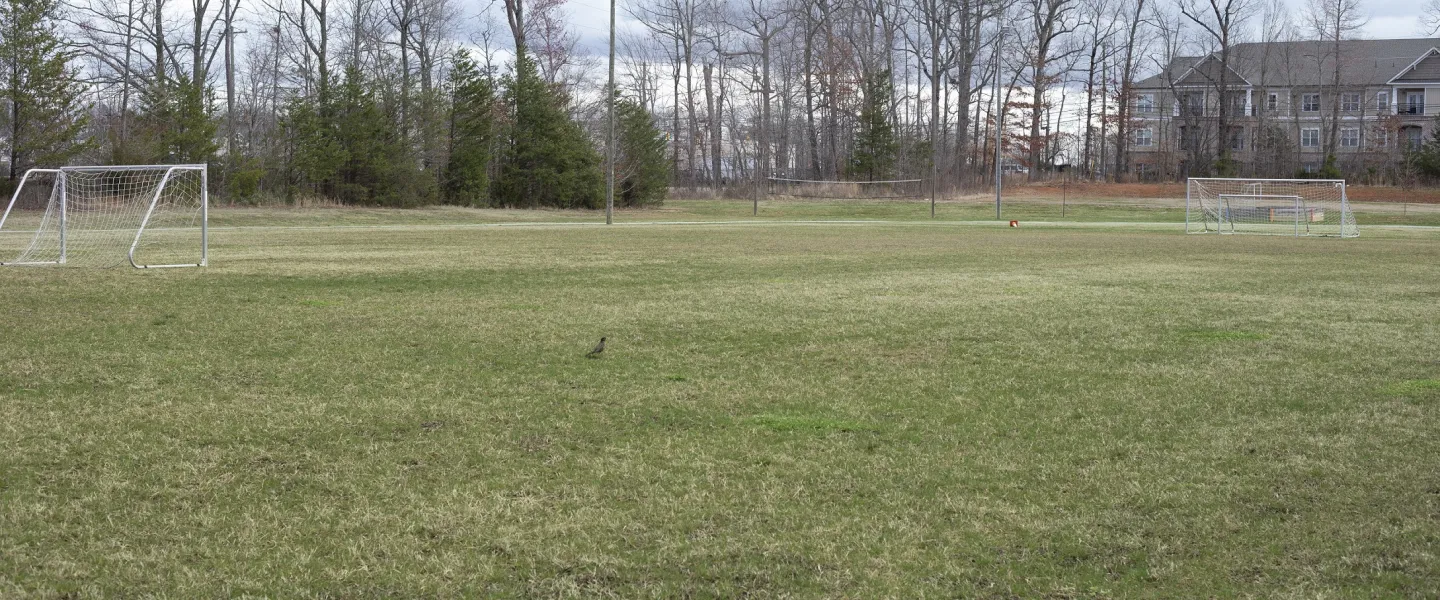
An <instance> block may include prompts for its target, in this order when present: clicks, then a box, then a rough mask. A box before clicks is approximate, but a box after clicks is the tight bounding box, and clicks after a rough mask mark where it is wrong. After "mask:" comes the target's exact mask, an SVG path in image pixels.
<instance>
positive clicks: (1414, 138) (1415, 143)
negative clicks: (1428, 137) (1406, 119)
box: [1405, 127, 1424, 150]
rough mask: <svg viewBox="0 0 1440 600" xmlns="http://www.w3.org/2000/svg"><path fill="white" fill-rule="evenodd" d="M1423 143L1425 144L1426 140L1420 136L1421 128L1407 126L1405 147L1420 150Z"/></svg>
mask: <svg viewBox="0 0 1440 600" xmlns="http://www.w3.org/2000/svg"><path fill="white" fill-rule="evenodd" d="M1422 144H1424V142H1423V141H1422V139H1421V137H1420V128H1419V127H1406V128H1405V147H1407V148H1409V149H1411V150H1419V149H1420V146H1421V145H1422Z"/></svg>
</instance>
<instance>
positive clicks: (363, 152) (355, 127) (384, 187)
mask: <svg viewBox="0 0 1440 600" xmlns="http://www.w3.org/2000/svg"><path fill="white" fill-rule="evenodd" d="M335 96H336V103H337V105H336V106H335V108H334V111H333V114H334V115H335V117H334V129H333V131H334V137H335V143H336V146H337V147H338V150H339V154H340V156H341V157H342V161H341V162H340V163H339V165H338V166H339V171H338V172H337V173H336V174H335V177H336V181H335V183H334V185H333V186H332V188H333V189H334V190H335V191H334V193H335V195H336V196H337V197H338V198H339V199H340V201H341V202H344V203H347V204H381V205H386V206H414V205H416V204H422V203H424V202H426V200H427V199H428V190H427V189H426V188H425V187H423V181H424V180H426V179H428V178H425V177H421V174H420V166H419V164H418V162H417V161H416V159H415V157H414V156H413V155H412V154H411V152H412V151H411V149H409V148H408V147H407V146H406V144H405V143H404V140H403V138H402V137H401V135H400V131H399V128H398V127H397V126H396V119H395V118H393V116H391V115H387V114H385V112H384V111H382V110H381V109H380V107H379V105H378V103H377V102H376V100H375V96H374V94H373V93H372V92H371V91H370V86H369V85H367V82H366V81H365V77H364V75H363V74H362V73H361V72H360V70H359V69H357V68H354V67H353V66H352V67H350V68H347V69H346V70H345V83H344V84H343V85H341V86H340V89H339V90H338V91H337V93H336V94H335Z"/></svg>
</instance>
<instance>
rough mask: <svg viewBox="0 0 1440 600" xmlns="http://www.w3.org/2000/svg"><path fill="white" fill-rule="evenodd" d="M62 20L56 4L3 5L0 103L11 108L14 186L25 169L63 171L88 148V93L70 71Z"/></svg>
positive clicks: (10, 1) (8, 130)
mask: <svg viewBox="0 0 1440 600" xmlns="http://www.w3.org/2000/svg"><path fill="white" fill-rule="evenodd" d="M59 19H60V4H59V2H58V1H57V0H0V70H3V73H0V76H3V78H4V79H3V81H0V99H4V100H6V101H7V102H6V104H8V108H9V111H7V112H8V113H9V114H8V115H6V116H7V117H8V118H7V119H6V121H5V123H6V127H5V134H6V137H7V138H8V139H7V141H8V142H9V146H10V155H9V156H8V158H9V159H10V172H9V173H8V174H7V176H8V178H9V180H10V181H11V183H12V185H13V183H14V182H15V180H16V178H18V177H19V176H20V175H21V174H23V173H24V172H25V170H26V169H29V168H32V167H36V166H61V165H64V164H66V163H68V162H69V161H70V159H72V158H74V157H75V156H76V155H78V154H79V153H81V152H83V151H85V150H86V149H87V148H88V147H89V142H88V141H86V140H83V139H81V132H82V131H83V130H84V128H85V124H86V114H85V106H84V104H83V102H82V101H81V96H82V94H84V92H85V88H84V86H83V85H82V84H81V82H80V81H79V78H78V69H72V68H71V67H70V59H71V58H73V57H74V55H75V53H74V52H73V51H72V50H70V49H69V47H68V46H67V45H66V43H65V41H64V40H62V39H61V38H60V37H59V36H58V35H57V31H58V30H59V25H60V24H59ZM5 187H9V186H5Z"/></svg>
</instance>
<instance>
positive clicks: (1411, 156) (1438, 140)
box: [1402, 117, 1440, 180]
mask: <svg viewBox="0 0 1440 600" xmlns="http://www.w3.org/2000/svg"><path fill="white" fill-rule="evenodd" d="M1435 126H1436V129H1434V130H1432V132H1431V134H1430V139H1429V140H1426V141H1425V143H1424V144H1423V145H1421V146H1420V147H1419V148H1415V149H1411V150H1408V151H1407V152H1406V154H1405V161H1406V163H1408V166H1409V167H1410V168H1411V169H1414V171H1415V172H1416V173H1418V174H1420V175H1421V176H1423V177H1426V178H1429V179H1432V180H1434V179H1440V117H1436V118H1435ZM1402 147H1403V145H1402Z"/></svg>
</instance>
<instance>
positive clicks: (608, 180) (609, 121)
mask: <svg viewBox="0 0 1440 600" xmlns="http://www.w3.org/2000/svg"><path fill="white" fill-rule="evenodd" d="M605 93H606V94H607V95H609V97H608V98H606V99H605V122H606V124H605V128H606V129H607V130H608V132H607V133H606V138H607V140H608V141H607V142H606V149H607V152H606V153H605V155H606V156H605V162H606V163H607V164H606V165H605V224H606V225H611V224H614V223H615V0H610V84H609V85H608V86H606V87H605ZM676 110H679V109H678V108H677V109H676Z"/></svg>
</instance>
